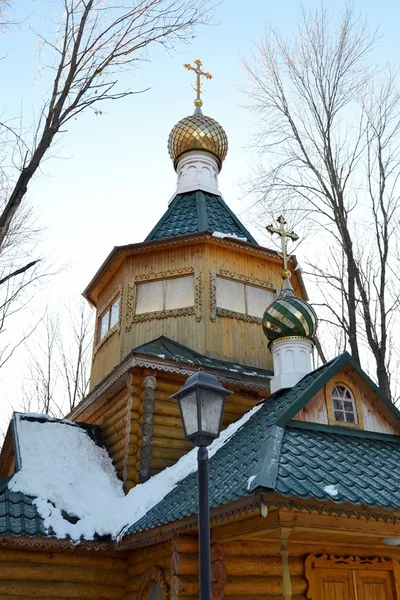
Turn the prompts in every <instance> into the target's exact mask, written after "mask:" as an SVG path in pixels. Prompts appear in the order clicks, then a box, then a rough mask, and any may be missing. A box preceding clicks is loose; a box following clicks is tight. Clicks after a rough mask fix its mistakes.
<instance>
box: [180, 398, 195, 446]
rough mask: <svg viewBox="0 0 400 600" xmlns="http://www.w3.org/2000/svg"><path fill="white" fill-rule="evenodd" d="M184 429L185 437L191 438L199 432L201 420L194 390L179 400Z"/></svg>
mask: <svg viewBox="0 0 400 600" xmlns="http://www.w3.org/2000/svg"><path fill="white" fill-rule="evenodd" d="M179 406H180V409H181V415H182V421H183V427H184V429H185V436H186V437H187V438H190V437H191V436H192V435H194V434H196V433H197V432H198V430H199V418H198V413H197V394H196V390H195V389H193V390H191V391H190V392H188V393H186V394H184V395H182V396H181V397H180V398H179Z"/></svg>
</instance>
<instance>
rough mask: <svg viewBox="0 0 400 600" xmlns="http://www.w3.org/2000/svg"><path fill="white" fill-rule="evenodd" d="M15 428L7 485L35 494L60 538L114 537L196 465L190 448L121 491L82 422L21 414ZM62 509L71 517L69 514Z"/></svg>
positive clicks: (216, 445) (226, 434)
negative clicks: (16, 457)
mask: <svg viewBox="0 0 400 600" xmlns="http://www.w3.org/2000/svg"><path fill="white" fill-rule="evenodd" d="M261 406H262V405H261V404H259V405H257V406H255V407H254V408H252V409H251V410H250V411H249V412H247V413H246V414H245V415H243V417H242V418H241V419H239V420H238V421H236V422H235V423H232V424H231V425H229V427H227V428H226V429H225V430H224V431H223V432H222V433H221V435H220V436H219V438H218V439H216V440H215V441H214V442H213V443H212V444H211V445H210V446H209V448H208V452H209V456H210V458H211V457H212V456H214V454H216V452H218V450H219V449H220V448H221V447H222V446H223V445H224V444H225V443H226V442H227V441H228V440H229V439H230V438H231V437H232V436H233V435H234V434H235V433H236V432H237V430H238V429H239V428H240V427H241V426H242V425H244V424H245V423H246V422H247V421H248V420H249V419H250V417H251V416H252V415H254V413H255V412H257V411H258V410H259V409H260V408H261ZM17 430H18V438H19V446H20V453H21V463H22V468H21V470H20V471H18V473H16V474H15V475H14V477H13V478H12V479H11V481H10V483H9V488H10V489H11V490H12V491H14V492H23V493H24V494H27V495H30V496H35V498H36V499H35V500H34V503H35V504H36V507H37V510H38V512H39V514H40V515H41V516H42V518H43V519H44V524H45V527H46V528H48V529H49V528H50V527H51V528H52V529H53V530H54V532H55V535H56V537H58V538H65V537H67V536H69V537H70V538H71V539H72V540H79V539H81V538H84V539H87V540H91V539H93V537H94V535H95V534H98V535H100V536H102V535H110V536H111V537H112V538H113V539H118V538H120V537H121V536H122V535H123V534H124V533H125V532H126V530H127V529H128V528H129V527H130V526H131V525H133V524H134V523H136V522H137V521H138V520H139V519H141V518H142V517H143V516H144V515H145V514H146V513H147V512H148V511H149V510H150V509H151V508H153V507H154V506H155V505H156V504H158V503H159V502H160V501H161V500H162V499H163V498H164V497H165V496H166V495H167V494H168V493H169V492H170V491H171V490H173V489H174V487H175V486H176V485H177V484H178V483H179V482H180V481H181V480H182V479H184V478H185V477H187V475H189V474H190V473H193V472H195V471H197V448H194V449H193V450H191V451H190V452H189V453H188V454H186V455H185V456H183V457H182V458H181V459H180V460H179V461H178V462H177V463H176V464H175V465H173V466H172V467H169V468H167V469H165V470H164V471H162V472H161V473H158V474H157V475H155V476H154V477H152V478H151V479H149V481H146V482H145V483H142V484H139V485H137V486H136V487H134V488H133V489H132V490H130V492H129V493H128V494H127V495H126V496H125V495H124V492H123V489H122V483H121V482H120V481H119V479H118V478H117V475H116V472H115V468H114V466H113V464H112V462H111V459H110V457H109V455H108V454H107V452H106V450H105V449H103V448H100V447H99V446H97V445H96V444H95V442H94V441H93V440H92V439H91V438H90V437H89V436H88V434H87V433H86V431H85V430H83V429H82V428H80V427H78V426H76V425H75V426H73V427H71V425H69V424H66V423H62V422H52V421H46V422H42V423H38V422H35V421H28V420H26V419H24V418H20V417H19V418H18V421H17ZM65 513H66V514H67V515H69V517H75V518H74V519H70V520H68V519H66V518H64V516H63V515H64V514H65ZM71 520H73V521H75V520H76V522H72V523H71V522H70V521H71Z"/></svg>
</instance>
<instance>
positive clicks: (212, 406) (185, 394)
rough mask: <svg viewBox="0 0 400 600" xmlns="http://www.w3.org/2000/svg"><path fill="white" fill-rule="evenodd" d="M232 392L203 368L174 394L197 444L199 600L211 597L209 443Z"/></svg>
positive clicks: (187, 433) (187, 430)
mask: <svg viewBox="0 0 400 600" xmlns="http://www.w3.org/2000/svg"><path fill="white" fill-rule="evenodd" d="M230 394H232V392H229V391H228V390H226V389H225V388H224V387H222V385H221V384H220V383H219V381H218V379H217V378H216V377H214V375H211V374H210V373H205V372H204V371H202V370H200V371H198V372H197V373H195V374H194V375H191V376H190V377H189V378H188V379H187V380H186V381H185V383H184V384H183V386H182V387H181V389H180V390H179V392H176V394H173V396H171V398H174V399H176V400H177V401H178V404H179V410H180V413H181V417H182V422H183V429H184V432H185V437H186V439H188V440H190V441H191V442H192V443H193V444H194V445H195V446H197V447H198V451H197V462H198V481H199V571H200V577H199V579H200V600H211V551H210V507H209V503H208V450H207V446H209V445H210V444H211V442H212V441H213V440H215V439H216V438H217V437H218V436H219V434H220V431H221V425H222V416H223V413H224V406H225V399H226V397H227V396H229V395H230Z"/></svg>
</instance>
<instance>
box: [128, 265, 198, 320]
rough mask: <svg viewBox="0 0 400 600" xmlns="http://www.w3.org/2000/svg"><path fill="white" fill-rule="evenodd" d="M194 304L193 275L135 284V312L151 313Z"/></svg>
mask: <svg viewBox="0 0 400 600" xmlns="http://www.w3.org/2000/svg"><path fill="white" fill-rule="evenodd" d="M192 306H194V277H193V275H186V276H184V277H170V278H168V279H158V280H156V281H146V282H143V283H137V284H136V311H135V313H136V314H137V315H138V314H143V313H152V312H162V311H168V310H176V309H180V308H188V307H192Z"/></svg>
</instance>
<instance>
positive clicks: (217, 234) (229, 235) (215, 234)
mask: <svg viewBox="0 0 400 600" xmlns="http://www.w3.org/2000/svg"><path fill="white" fill-rule="evenodd" d="M213 237H216V238H233V239H234V240H240V241H241V242H247V238H245V237H240V236H239V235H236V234H235V233H223V232H222V231H214V232H213Z"/></svg>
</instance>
